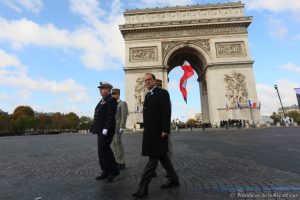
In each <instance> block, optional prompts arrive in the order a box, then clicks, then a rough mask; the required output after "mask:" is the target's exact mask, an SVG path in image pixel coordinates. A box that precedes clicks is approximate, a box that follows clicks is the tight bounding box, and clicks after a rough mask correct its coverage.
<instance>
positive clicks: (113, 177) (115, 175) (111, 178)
mask: <svg viewBox="0 0 300 200" xmlns="http://www.w3.org/2000/svg"><path fill="white" fill-rule="evenodd" d="M119 175H120V172H118V173H115V174H109V176H108V178H107V179H106V181H107V182H108V183H111V182H113V181H114V179H115V178H116V177H117V176H119Z"/></svg>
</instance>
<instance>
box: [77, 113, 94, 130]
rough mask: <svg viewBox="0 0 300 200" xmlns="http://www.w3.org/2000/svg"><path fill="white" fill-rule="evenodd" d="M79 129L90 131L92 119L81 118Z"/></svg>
mask: <svg viewBox="0 0 300 200" xmlns="http://www.w3.org/2000/svg"><path fill="white" fill-rule="evenodd" d="M79 121H80V122H79V129H80V130H90V128H91V125H92V124H93V120H92V119H91V118H90V117H86V116H81V117H80V119H79Z"/></svg>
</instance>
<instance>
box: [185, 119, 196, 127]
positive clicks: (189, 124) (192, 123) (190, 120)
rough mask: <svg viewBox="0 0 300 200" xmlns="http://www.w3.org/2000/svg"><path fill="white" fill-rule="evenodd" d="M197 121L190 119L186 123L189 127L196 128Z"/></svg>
mask: <svg viewBox="0 0 300 200" xmlns="http://www.w3.org/2000/svg"><path fill="white" fill-rule="evenodd" d="M196 123H197V121H196V120H195V119H188V120H187V122H186V126H187V127H194V126H195V125H196Z"/></svg>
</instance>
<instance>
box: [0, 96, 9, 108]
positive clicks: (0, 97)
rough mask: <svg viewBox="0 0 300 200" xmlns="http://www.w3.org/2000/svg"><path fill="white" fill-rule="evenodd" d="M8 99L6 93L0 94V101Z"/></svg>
mask: <svg viewBox="0 0 300 200" xmlns="http://www.w3.org/2000/svg"><path fill="white" fill-rule="evenodd" d="M9 100H10V97H9V96H8V95H7V94H0V101H9ZM0 109H1V108H0ZM2 109H3V108H2Z"/></svg>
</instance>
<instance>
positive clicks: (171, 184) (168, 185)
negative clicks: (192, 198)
mask: <svg viewBox="0 0 300 200" xmlns="http://www.w3.org/2000/svg"><path fill="white" fill-rule="evenodd" d="M179 185H180V184H179V181H168V182H166V183H165V184H162V185H161V186H160V187H161V188H164V189H167V188H172V187H178V186H179Z"/></svg>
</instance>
